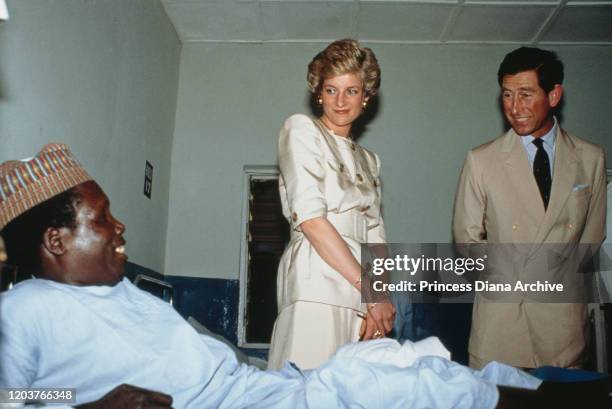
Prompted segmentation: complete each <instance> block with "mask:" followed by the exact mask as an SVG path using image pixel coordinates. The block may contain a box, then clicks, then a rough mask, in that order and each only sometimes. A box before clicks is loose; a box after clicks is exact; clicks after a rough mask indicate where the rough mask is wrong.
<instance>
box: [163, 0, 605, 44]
mask: <svg viewBox="0 0 612 409" xmlns="http://www.w3.org/2000/svg"><path fill="white" fill-rule="evenodd" d="M162 3H163V5H164V7H165V9H166V13H167V14H168V16H169V18H170V20H171V21H172V23H173V24H174V27H175V28H176V31H177V33H178V35H179V37H180V39H181V41H182V42H183V43H189V42H215V43H217V42H220V43H242V42H254V43H267V42H276V43H291V42H328V41H330V40H334V39H337V38H343V37H354V38H357V39H359V40H361V41H366V42H375V43H376V42H378V43H399V44H404V43H405V44H457V43H459V44H471V43H476V44H507V43H520V44H596V45H612V1H603V0H596V1H592V0H589V1H587V0H540V1H534V0H526V1H525V0H523V1H516V0H484V1H482V0H425V1H415V0H391V1H389V0H387V1H383V0H369V1H363V0H336V1H321V0H310V1H303V0H302V1H299V0H225V1H211V0H162Z"/></svg>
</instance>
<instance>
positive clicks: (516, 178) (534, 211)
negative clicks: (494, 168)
mask: <svg viewBox="0 0 612 409" xmlns="http://www.w3.org/2000/svg"><path fill="white" fill-rule="evenodd" d="M502 157H503V158H504V165H505V168H506V171H507V176H508V179H509V180H510V183H511V184H512V187H513V189H514V192H515V193H516V203H519V204H520V206H522V208H519V209H516V210H513V211H517V212H520V213H523V214H527V215H528V216H529V218H530V219H532V220H543V219H544V204H543V203H542V199H541V197H540V190H539V189H538V185H537V183H536V181H535V178H534V177H533V171H532V170H531V166H530V165H529V159H528V158H527V152H525V148H524V147H523V144H522V142H521V137H520V136H519V135H517V134H516V133H515V132H514V131H513V130H512V129H510V130H509V131H508V132H507V133H506V135H505V136H504V143H503V145H502Z"/></svg>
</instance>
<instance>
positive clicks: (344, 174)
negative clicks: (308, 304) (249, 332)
mask: <svg viewBox="0 0 612 409" xmlns="http://www.w3.org/2000/svg"><path fill="white" fill-rule="evenodd" d="M278 165H279V167H280V172H281V175H280V178H279V188H280V196H281V202H282V206H283V214H284V215H285V217H286V218H287V220H289V223H290V225H291V240H290V242H289V244H288V246H287V248H286V249H285V252H284V254H283V256H282V259H281V262H280V265H279V270H278V282H277V296H278V303H279V310H280V309H282V308H283V307H285V306H287V305H289V304H291V303H293V302H295V301H314V302H320V303H326V304H330V305H336V306H341V307H347V308H353V309H356V310H358V309H361V296H360V294H359V291H357V290H356V289H355V288H354V287H353V286H352V285H351V283H349V282H348V281H347V280H345V279H344V277H342V275H340V273H338V272H337V271H335V270H333V269H332V268H331V267H330V266H329V265H328V264H327V263H325V261H323V260H322V259H321V258H320V257H319V255H318V254H317V252H316V251H315V249H314V248H313V247H312V246H311V244H310V242H309V241H308V239H306V238H305V237H304V235H303V233H302V232H301V230H300V225H301V224H302V223H303V222H304V221H306V220H309V219H312V218H316V217H321V216H323V217H326V218H327V219H328V220H329V221H330V223H331V224H332V225H334V227H335V228H336V230H338V232H339V233H340V235H341V236H342V237H343V238H344V240H345V241H346V243H347V244H348V246H349V248H350V249H351V251H352V252H353V255H355V257H356V258H357V260H358V261H360V255H361V249H360V246H361V244H362V243H384V242H385V229H384V224H383V220H382V217H381V214H380V201H381V187H380V161H379V159H378V156H377V155H376V154H374V153H372V152H370V151H368V150H366V149H364V148H362V147H361V146H359V145H358V144H356V143H355V142H353V141H352V140H350V139H348V138H344V137H340V136H337V135H334V134H333V133H332V132H331V131H330V130H328V129H326V128H325V127H324V126H323V124H322V123H320V122H319V121H318V120H312V119H310V118H309V117H307V116H305V115H300V114H297V115H293V116H291V117H289V118H288V119H287V120H286V121H285V124H284V125H283V127H282V129H281V131H280V138H279V143H278Z"/></svg>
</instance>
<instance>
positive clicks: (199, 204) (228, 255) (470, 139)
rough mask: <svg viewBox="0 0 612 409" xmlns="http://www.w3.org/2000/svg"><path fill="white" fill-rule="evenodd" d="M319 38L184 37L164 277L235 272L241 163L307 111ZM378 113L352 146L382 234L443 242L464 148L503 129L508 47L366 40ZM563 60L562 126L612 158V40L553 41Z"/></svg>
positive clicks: (232, 275) (269, 156)
mask: <svg viewBox="0 0 612 409" xmlns="http://www.w3.org/2000/svg"><path fill="white" fill-rule="evenodd" d="M321 48H322V47H321V45H318V44H317V45H311V44H186V45H184V46H183V49H182V53H181V66H180V76H179V91H178V102H177V115H176V128H175V133H174V146H173V152H172V174H171V183H170V205H169V206H170V207H169V216H168V217H169V219H168V241H167V246H166V268H165V271H166V273H168V274H175V275H186V276H203V277H218V278H229V279H236V278H237V277H238V266H239V245H240V240H241V237H240V227H241V226H240V225H241V220H240V218H241V201H242V178H241V175H242V167H243V166H244V165H245V164H274V163H276V143H277V135H278V129H279V127H280V125H281V123H282V121H283V120H284V118H285V117H287V116H288V115H289V114H291V113H294V112H308V111H307V98H308V95H307V93H306V84H305V80H304V78H305V74H306V65H307V63H308V62H309V61H310V59H311V58H312V56H313V55H314V54H315V53H316V52H318V51H319V50H320V49H321ZM372 48H373V49H374V51H375V52H376V54H377V55H378V58H379V61H380V63H381V66H382V72H383V77H382V78H383V81H382V91H381V97H380V109H379V112H378V115H377V116H376V118H375V119H374V121H372V122H371V123H370V125H369V129H368V130H367V132H366V133H365V134H364V136H363V137H362V138H361V140H360V143H362V144H363V145H364V146H366V147H368V148H371V149H373V150H374V151H376V152H378V153H379V154H380V156H381V159H382V163H383V170H382V172H383V174H382V177H383V188H384V191H383V192H384V193H383V194H384V199H383V203H384V216H385V220H386V223H387V228H388V237H389V240H390V241H395V242H446V241H448V240H449V239H450V227H449V226H450V222H451V211H452V203H453V196H454V192H455V186H456V182H457V178H458V172H459V169H460V167H461V164H462V163H463V159H464V157H465V154H466V152H467V150H468V149H470V148H471V147H474V146H477V145H479V144H481V143H483V142H485V141H487V140H489V139H492V138H493V137H495V136H497V135H498V134H499V133H500V132H501V131H502V129H503V120H502V116H501V114H500V111H499V109H498V102H497V101H498V100H497V97H498V86H497V78H496V72H497V68H498V65H499V63H500V62H501V60H502V58H503V56H504V55H505V54H506V53H507V52H509V51H511V50H512V49H514V48H516V46H511V45H509V46H465V45H463V46H459V45H456V46H450V45H449V46H432V45H423V46H420V45H381V44H375V45H372ZM554 49H555V50H556V51H558V52H559V54H560V57H561V58H562V60H563V61H564V62H565V65H566V78H567V80H566V90H567V92H566V100H567V103H566V106H565V108H564V111H563V114H564V123H563V124H564V126H565V127H566V128H567V129H568V130H570V131H572V132H574V133H576V134H578V135H582V136H583V137H585V138H588V139H590V140H591V141H594V142H597V143H600V144H603V145H605V148H606V150H607V152H608V155H610V154H611V153H612V138H611V137H610V129H612V115H611V114H610V104H609V102H608V101H610V100H612V69H610V68H611V67H612V47H558V48H554Z"/></svg>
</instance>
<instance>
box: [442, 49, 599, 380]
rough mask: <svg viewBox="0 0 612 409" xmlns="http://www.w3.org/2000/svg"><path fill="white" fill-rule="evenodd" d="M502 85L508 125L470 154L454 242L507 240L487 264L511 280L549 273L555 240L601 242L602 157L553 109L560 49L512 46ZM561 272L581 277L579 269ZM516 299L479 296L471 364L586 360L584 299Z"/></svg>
mask: <svg viewBox="0 0 612 409" xmlns="http://www.w3.org/2000/svg"><path fill="white" fill-rule="evenodd" d="M498 82H499V84H500V86H501V100H502V104H503V110H504V114H505V117H506V119H507V121H508V122H509V124H510V126H511V129H510V130H509V131H508V132H506V133H505V134H504V135H502V136H500V137H498V138H496V139H494V140H492V141H490V142H487V143H485V144H484V145H481V146H479V147H477V148H475V149H472V150H471V151H470V152H468V154H467V157H466V159H465V163H464V165H463V170H462V172H461V177H460V181H459V185H458V187H457V194H456V199H455V209H454V218H453V236H454V239H455V242H456V243H487V244H488V245H489V247H491V246H490V244H495V245H497V244H498V243H507V244H508V245H507V247H504V249H505V250H504V251H505V252H506V254H505V256H507V257H510V259H507V258H506V259H505V262H504V263H501V264H500V263H497V264H495V265H494V266H490V267H489V268H490V270H494V271H493V273H494V274H496V275H498V276H503V277H506V278H507V277H512V278H513V280H514V282H516V281H517V280H525V281H528V280H529V279H530V277H531V278H533V277H534V275H538V277H537V278H538V279H540V278H542V275H541V274H542V273H544V276H546V274H548V273H547V272H546V270H547V267H546V266H547V264H546V261H547V257H548V256H550V252H549V251H548V250H549V249H550V247H548V246H549V245H550V243H566V244H570V245H573V244H581V243H595V244H599V243H601V241H602V240H603V238H604V225H605V209H606V196H605V187H606V181H605V164H604V154H603V150H602V149H601V147H599V146H597V145H594V144H591V143H589V142H586V141H584V140H582V139H580V138H577V137H575V136H573V135H570V134H569V133H567V132H566V131H565V130H563V129H562V128H561V127H560V126H559V124H558V122H557V119H556V118H555V116H554V115H553V113H554V110H555V109H556V108H557V107H558V106H559V103H560V102H561V97H562V95H563V86H562V85H561V84H562V82H563V64H562V63H561V61H559V59H558V58H557V56H556V54H555V53H553V52H550V51H545V50H541V49H538V48H527V47H521V48H519V49H516V50H514V51H512V52H511V53H509V54H508V55H506V57H505V58H504V60H503V62H502V63H501V65H500V67H499V71H498ZM517 244H519V245H517ZM510 253H512V254H510ZM500 265H501V266H502V267H501V268H500ZM548 269H550V267H548ZM564 274H565V277H566V278H569V279H573V277H578V274H577V271H575V270H574V271H572V272H570V273H568V272H567V270H566V271H565V273H564ZM568 276H573V277H568ZM551 278H554V277H552V275H551ZM556 278H558V277H556ZM570 281H571V280H570ZM513 301H516V302H512V303H501V302H487V300H485V299H484V297H483V296H482V295H479V296H477V298H476V301H475V303H474V309H473V315H472V330H471V334H470V343H469V352H470V366H472V367H476V368H479V367H482V366H483V365H484V364H485V363H487V362H489V361H492V360H497V361H501V362H505V363H509V364H511V365H514V366H518V367H524V368H532V367H537V366H541V365H555V366H562V367H579V366H581V365H582V363H583V358H584V352H585V348H586V345H587V340H588V339H587V313H586V304H583V303H536V302H527V301H528V300H526V299H521V300H519V299H518V298H515V299H514V300H513Z"/></svg>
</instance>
